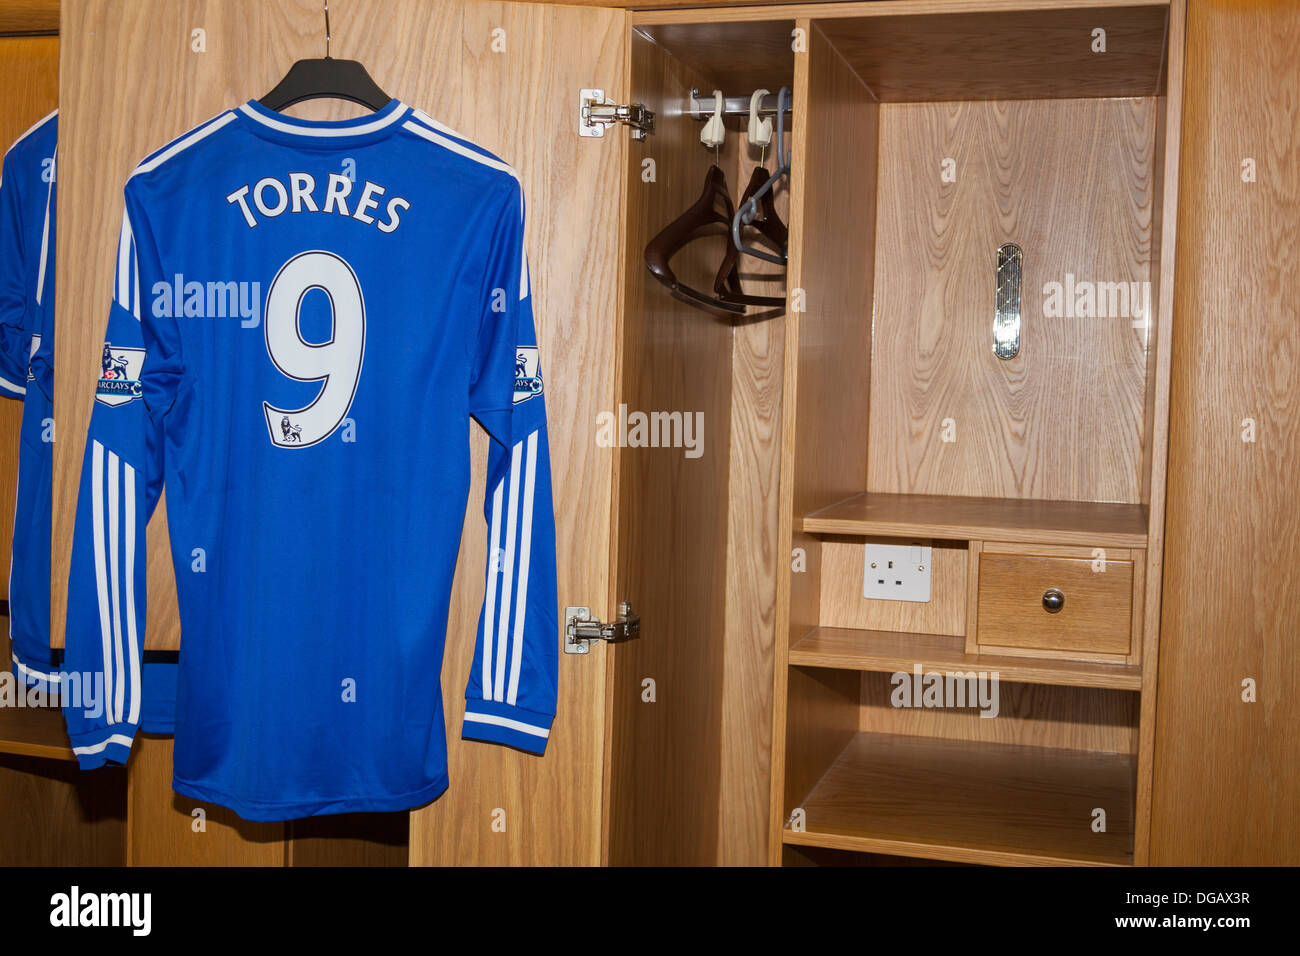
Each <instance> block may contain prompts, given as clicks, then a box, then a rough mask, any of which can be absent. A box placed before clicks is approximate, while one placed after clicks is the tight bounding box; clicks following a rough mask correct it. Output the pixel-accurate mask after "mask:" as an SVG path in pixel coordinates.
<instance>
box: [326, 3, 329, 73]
mask: <svg viewBox="0 0 1300 956" xmlns="http://www.w3.org/2000/svg"><path fill="white" fill-rule="evenodd" d="M329 58H330V0H325V59H327V60H328V59H329Z"/></svg>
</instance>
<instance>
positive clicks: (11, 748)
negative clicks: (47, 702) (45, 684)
mask: <svg viewBox="0 0 1300 956" xmlns="http://www.w3.org/2000/svg"><path fill="white" fill-rule="evenodd" d="M0 754H23V755H25V756H28V757H49V758H51V759H53V760H76V759H77V758H76V756H75V755H74V754H73V753H72V744H71V743H69V741H68V734H67V731H66V730H65V729H64V726H63V713H62V712H61V711H60V710H59V709H58V708H56V707H49V708H45V707H0Z"/></svg>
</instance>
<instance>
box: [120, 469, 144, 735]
mask: <svg viewBox="0 0 1300 956" xmlns="http://www.w3.org/2000/svg"><path fill="white" fill-rule="evenodd" d="M122 473H123V478H124V479H125V481H124V484H125V487H124V488H123V491H122V504H123V506H124V509H125V516H124V519H123V527H122V533H123V534H124V535H125V536H126V579H125V581H124V582H123V587H124V589H125V591H126V642H127V643H126V647H127V651H128V653H129V655H130V659H131V677H130V681H129V683H130V688H131V707H130V710H129V713H128V714H127V718H126V719H127V720H128V721H129V722H130V723H132V724H138V723H139V722H140V648H139V645H138V644H137V642H136V626H135V469H134V468H132V467H131V466H130V465H129V464H127V463H126V462H122Z"/></svg>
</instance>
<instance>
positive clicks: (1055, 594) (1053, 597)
mask: <svg viewBox="0 0 1300 956" xmlns="http://www.w3.org/2000/svg"><path fill="white" fill-rule="evenodd" d="M1063 607H1065V592H1064V591H1062V590H1061V589H1060V588H1048V589H1047V590H1046V591H1044V592H1043V609H1044V610H1045V611H1047V613H1048V614H1055V613H1056V612H1057V611H1059V610H1060V609H1061V608H1063Z"/></svg>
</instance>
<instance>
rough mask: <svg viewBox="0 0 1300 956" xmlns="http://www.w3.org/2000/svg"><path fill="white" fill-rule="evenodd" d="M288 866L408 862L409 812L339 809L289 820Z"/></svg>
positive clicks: (389, 864) (388, 864)
mask: <svg viewBox="0 0 1300 956" xmlns="http://www.w3.org/2000/svg"><path fill="white" fill-rule="evenodd" d="M288 832H289V842H288V846H287V857H286V865H288V866H406V865H407V857H408V843H409V840H410V834H411V821H410V814H408V813H336V814H330V815H328V816H323V817H308V818H307V819H305V820H292V821H290V822H289V831H288Z"/></svg>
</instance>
